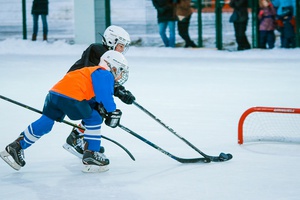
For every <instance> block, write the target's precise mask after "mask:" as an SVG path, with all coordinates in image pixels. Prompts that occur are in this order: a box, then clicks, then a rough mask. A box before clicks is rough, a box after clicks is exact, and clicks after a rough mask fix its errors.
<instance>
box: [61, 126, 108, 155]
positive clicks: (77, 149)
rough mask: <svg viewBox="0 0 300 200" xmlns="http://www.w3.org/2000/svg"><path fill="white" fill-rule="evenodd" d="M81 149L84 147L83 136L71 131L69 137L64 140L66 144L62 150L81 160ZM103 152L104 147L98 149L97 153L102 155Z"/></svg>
mask: <svg viewBox="0 0 300 200" xmlns="http://www.w3.org/2000/svg"><path fill="white" fill-rule="evenodd" d="M83 147H84V140H83V134H82V133H79V132H78V131H76V130H75V129H73V130H72V132H71V133H70V135H69V136H68V138H67V139H66V143H65V144H64V145H63V148H64V149H65V150H67V151H68V152H70V153H71V154H73V155H75V156H77V157H78V158H80V159H82V156H83ZM104 151H105V149H104V147H100V151H99V152H100V153H104Z"/></svg>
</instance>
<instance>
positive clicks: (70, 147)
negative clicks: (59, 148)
mask: <svg viewBox="0 0 300 200" xmlns="http://www.w3.org/2000/svg"><path fill="white" fill-rule="evenodd" d="M63 148H64V149H65V150H67V151H68V152H70V153H71V154H73V155H74V156H76V157H78V158H80V159H82V157H83V155H82V154H80V153H78V152H77V151H76V150H75V149H74V148H73V147H72V146H71V145H69V144H67V143H65V144H64V145H63Z"/></svg>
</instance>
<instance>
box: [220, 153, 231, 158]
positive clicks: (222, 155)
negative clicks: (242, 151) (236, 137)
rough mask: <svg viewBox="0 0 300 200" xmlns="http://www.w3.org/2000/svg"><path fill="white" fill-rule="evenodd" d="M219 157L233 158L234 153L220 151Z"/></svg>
mask: <svg viewBox="0 0 300 200" xmlns="http://www.w3.org/2000/svg"><path fill="white" fill-rule="evenodd" d="M219 158H220V159H221V160H230V159H231V158H232V155H231V154H230V153H227V154H226V153H220V155H219Z"/></svg>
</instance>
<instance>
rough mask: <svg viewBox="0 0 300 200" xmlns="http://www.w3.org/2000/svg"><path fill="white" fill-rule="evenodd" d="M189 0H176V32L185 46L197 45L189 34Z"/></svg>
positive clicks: (190, 8) (190, 12) (190, 11)
mask: <svg viewBox="0 0 300 200" xmlns="http://www.w3.org/2000/svg"><path fill="white" fill-rule="evenodd" d="M193 10H194V9H193V8H192V7H191V0H178V1H177V6H176V15H177V17H178V22H177V23H178V24H177V27H178V32H179V35H180V37H182V39H183V40H184V41H185V46H184V47H185V48H187V47H197V45H196V44H195V43H194V42H193V41H192V40H191V38H190V36H189V26H190V19H191V16H192V13H193Z"/></svg>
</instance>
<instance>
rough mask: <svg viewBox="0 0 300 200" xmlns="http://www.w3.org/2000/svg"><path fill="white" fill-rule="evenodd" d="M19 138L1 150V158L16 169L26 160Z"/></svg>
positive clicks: (23, 164)
mask: <svg viewBox="0 0 300 200" xmlns="http://www.w3.org/2000/svg"><path fill="white" fill-rule="evenodd" d="M19 140H20V139H18V140H16V141H14V142H12V143H11V144H9V145H7V146H6V148H5V150H4V151H2V152H0V156H1V158H2V159H3V160H4V161H5V162H6V163H7V164H9V165H10V166H11V167H12V168H14V169H15V170H20V169H21V167H24V166H25V164H26V162H25V160H24V152H23V149H22V148H21V146H20V143H19Z"/></svg>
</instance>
